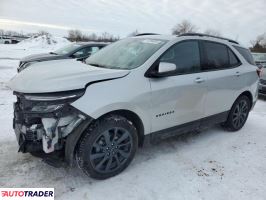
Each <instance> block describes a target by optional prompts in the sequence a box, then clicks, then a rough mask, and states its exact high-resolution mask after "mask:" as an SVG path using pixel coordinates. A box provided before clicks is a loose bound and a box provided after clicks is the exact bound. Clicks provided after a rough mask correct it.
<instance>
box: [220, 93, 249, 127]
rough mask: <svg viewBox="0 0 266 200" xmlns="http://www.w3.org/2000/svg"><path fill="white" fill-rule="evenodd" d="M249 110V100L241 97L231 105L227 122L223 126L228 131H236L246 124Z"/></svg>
mask: <svg viewBox="0 0 266 200" xmlns="http://www.w3.org/2000/svg"><path fill="white" fill-rule="evenodd" d="M250 108H251V102H250V99H249V98H248V97H247V96H245V95H242V96H240V97H239V98H238V99H237V100H236V101H235V103H234V104H233V106H232V108H231V110H230V112H229V115H228V118H227V121H226V122H225V123H224V124H223V127H225V128H226V129H227V130H228V131H238V130H240V129H241V128H242V127H243V126H244V125H245V123H246V121H247V118H248V115H249V111H250Z"/></svg>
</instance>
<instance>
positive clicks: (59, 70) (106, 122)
mask: <svg viewBox="0 0 266 200" xmlns="http://www.w3.org/2000/svg"><path fill="white" fill-rule="evenodd" d="M66 69H67V70H66ZM259 71H260V70H259V69H258V68H257V66H256V65H255V63H254V60H253V58H252V55H251V53H250V51H249V50H248V49H247V48H244V47H242V46H241V45H239V44H238V43H237V42H236V41H233V40H230V39H226V38H220V37H215V36H210V35H204V34H195V33H194V34H184V35H181V36H167V35H143V34H142V36H136V37H130V38H126V39H123V40H119V41H117V42H115V43H113V44H111V45H108V46H107V47H106V48H104V49H102V50H101V51H99V52H98V53H96V54H94V55H92V56H91V57H89V58H88V59H86V62H85V63H81V62H74V61H66V60H60V61H50V62H43V63H37V64H35V66H33V67H31V68H30V69H28V70H25V71H24V72H23V73H19V74H18V75H17V76H16V77H14V78H13V79H12V80H11V81H10V82H9V84H8V86H9V87H10V88H11V89H12V90H13V91H14V94H15V95H16V96H17V102H16V103H15V105H14V120H13V127H14V129H15V134H16V136H17V140H18V144H19V151H20V152H23V153H26V152H30V153H32V154H33V153H34V152H38V151H42V152H45V153H46V155H53V153H55V154H56V153H58V156H59V157H58V158H55V160H56V161H60V159H61V160H62V158H64V161H66V162H68V163H69V164H70V165H72V164H73V161H74V160H75V159H76V161H77V163H78V165H79V167H80V168H81V169H82V170H83V171H84V172H85V174H87V175H90V176H91V177H93V178H97V179H105V178H109V177H111V176H114V175H116V174H119V173H120V172H122V171H123V170H124V169H125V168H126V167H127V166H128V165H129V164H130V162H131V161H132V159H133V157H134V155H135V152H136V150H137V148H138V147H141V146H142V145H143V144H144V143H145V142H144V140H146V139H147V141H151V142H154V141H158V140H159V139H164V138H167V137H170V136H174V135H177V134H184V133H187V132H190V131H192V130H199V129H202V128H205V127H208V126H210V125H213V124H221V125H222V126H223V127H224V128H226V129H227V130H229V131H238V130H240V129H241V128H242V127H243V126H244V124H245V122H246V120H247V118H248V115H249V112H250V110H251V109H252V108H253V106H254V105H255V103H256V101H257V97H258V82H259V75H260V73H259ZM60 152H61V153H60Z"/></svg>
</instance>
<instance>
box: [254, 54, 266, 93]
mask: <svg viewBox="0 0 266 200" xmlns="http://www.w3.org/2000/svg"><path fill="white" fill-rule="evenodd" d="M252 56H253V58H254V61H255V63H256V65H257V66H258V67H259V68H263V72H262V75H261V78H260V83H259V96H260V97H262V98H266V53H252Z"/></svg>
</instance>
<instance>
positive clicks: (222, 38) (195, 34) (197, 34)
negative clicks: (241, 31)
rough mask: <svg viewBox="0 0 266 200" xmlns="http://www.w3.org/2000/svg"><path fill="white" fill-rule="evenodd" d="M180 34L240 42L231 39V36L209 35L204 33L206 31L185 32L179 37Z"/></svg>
mask: <svg viewBox="0 0 266 200" xmlns="http://www.w3.org/2000/svg"><path fill="white" fill-rule="evenodd" d="M180 36H199V37H212V38H217V39H221V40H227V41H228V42H232V43H235V44H239V43H238V42H237V41H235V40H231V39H229V38H224V37H219V36H214V35H208V34H204V33H184V34H181V35H178V37H180Z"/></svg>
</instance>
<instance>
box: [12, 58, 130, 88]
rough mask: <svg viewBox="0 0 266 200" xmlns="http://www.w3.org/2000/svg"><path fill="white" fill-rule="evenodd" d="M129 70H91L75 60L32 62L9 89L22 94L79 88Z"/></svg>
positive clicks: (119, 75)
mask: <svg viewBox="0 0 266 200" xmlns="http://www.w3.org/2000/svg"><path fill="white" fill-rule="evenodd" d="M129 73H130V71H129V70H114V69H104V68H99V67H93V66H90V65H87V64H83V63H81V62H77V61H74V60H69V59H68V60H56V61H46V62H40V63H35V64H33V65H32V66H31V67H29V68H26V69H25V70H23V71H22V72H20V73H19V74H17V75H16V76H15V77H13V78H12V79H11V80H10V81H9V83H8V87H9V88H11V89H12V90H13V91H16V92H21V93H49V92H61V91H68V90H76V89H82V88H84V87H85V86H86V84H88V83H91V82H94V81H101V80H106V79H113V78H120V77H124V76H126V75H127V74H129Z"/></svg>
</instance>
